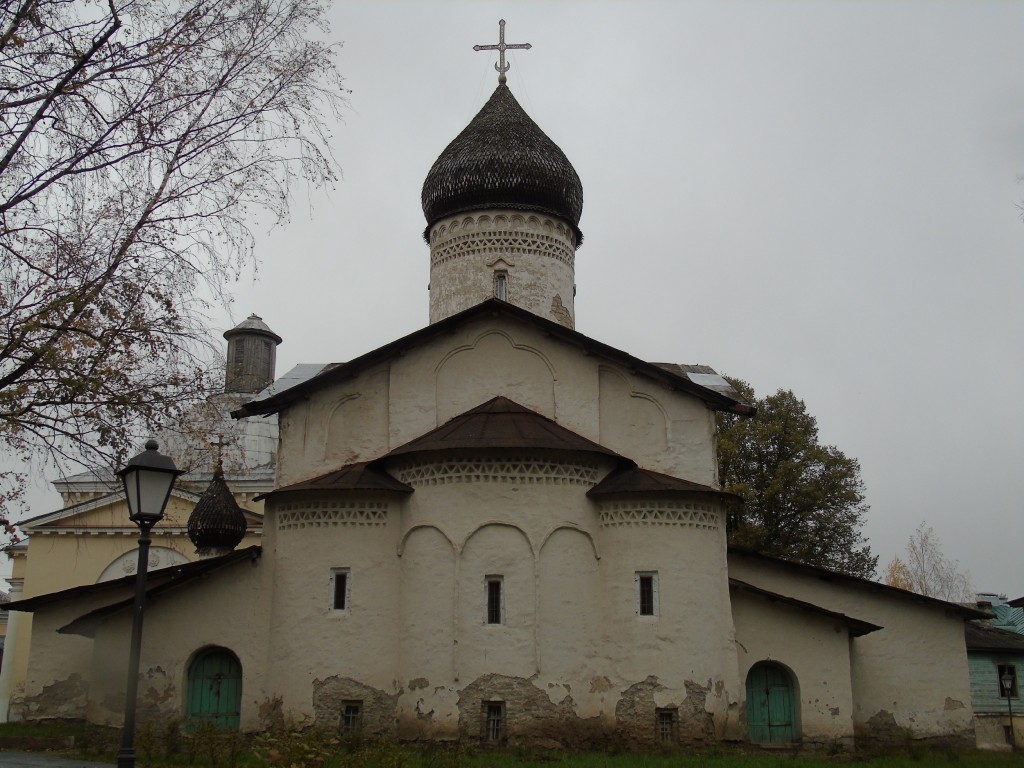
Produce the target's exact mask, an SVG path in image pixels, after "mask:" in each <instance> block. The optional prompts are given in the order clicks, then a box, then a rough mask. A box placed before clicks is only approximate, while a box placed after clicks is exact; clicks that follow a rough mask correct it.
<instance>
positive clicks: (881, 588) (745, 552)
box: [729, 544, 992, 619]
mask: <svg viewBox="0 0 1024 768" xmlns="http://www.w3.org/2000/svg"><path fill="white" fill-rule="evenodd" d="M729 554H730V555H733V554H736V555H741V556H743V557H749V558H753V559H758V560H763V561H765V562H768V563H774V564H776V565H781V566H783V567H784V568H787V569H789V570H792V571H797V572H798V573H803V574H806V575H812V576H817V577H818V578H819V579H821V580H822V581H835V582H842V583H844V584H848V585H850V586H855V587H860V588H862V589H866V590H868V591H871V592H879V593H882V594H886V595H889V596H890V597H895V598H898V599H904V600H908V601H910V602H915V603H920V604H922V605H927V606H931V607H934V608H943V609H945V610H947V611H950V612H951V613H955V614H957V615H959V616H961V617H962V618H964V619H990V618H992V614H991V613H989V612H988V611H980V610H978V609H977V608H970V607H968V606H965V605H961V604H960V603H950V602H948V601H946V600H939V599H938V598H936V597H928V596H927V595H919V594H917V593H916V592H909V591H907V590H905V589H900V588H899V587H890V586H889V585H888V584H882V583H881V582H878V581H872V580H871V579H863V578H861V577H860V576H850V575H849V574H846V573H840V572H839V571H833V570H831V569H829V568H822V567H821V566H819V565H808V564H807V563H798V562H796V561H795V560H786V559H784V558H781V557H774V556H772V555H766V554H764V553H763V552H758V551H757V550H755V549H750V548H748V547H740V546H737V545H736V544H730V545H729Z"/></svg>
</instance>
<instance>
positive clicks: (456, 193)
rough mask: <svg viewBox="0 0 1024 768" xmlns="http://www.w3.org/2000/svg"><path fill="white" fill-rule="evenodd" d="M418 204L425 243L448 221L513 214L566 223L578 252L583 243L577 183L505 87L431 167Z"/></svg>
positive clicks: (559, 153)
mask: <svg viewBox="0 0 1024 768" xmlns="http://www.w3.org/2000/svg"><path fill="white" fill-rule="evenodd" d="M422 202H423V215H424V216H425V217H426V219H427V229H426V231H425V232H424V238H428V237H429V235H430V228H431V227H432V226H434V224H436V223H437V222H438V221H440V220H441V219H443V218H445V217H447V216H453V215H455V214H457V213H463V212H465V211H478V210H481V209H484V208H512V209H514V210H521V211H536V212H538V213H546V214H548V215H553V216H558V217H559V218H562V219H565V220H566V221H568V222H569V223H570V224H572V226H573V228H574V229H575V230H576V244H577V246H578V245H579V244H580V242H582V240H583V235H582V233H581V232H580V230H579V223H580V214H582V213H583V185H582V184H581V183H580V177H579V176H577V175H576V171H575V170H574V169H573V167H572V165H571V164H570V163H569V160H568V158H566V156H565V153H564V152H562V150H561V149H559V148H558V145H557V144H555V142H553V141H552V140H551V139H549V138H548V137H547V136H546V135H545V133H544V131H542V130H541V129H540V128H539V127H538V126H537V124H536V123H535V122H533V120H531V119H530V116H529V115H527V114H526V112H524V111H523V108H522V107H521V106H519V102H518V101H516V99H515V97H514V96H513V95H512V92H511V91H510V90H509V89H508V86H507V85H504V84H502V85H499V86H498V88H497V89H496V90H495V91H494V93H493V94H492V95H491V98H490V99H488V101H487V103H486V104H484V106H483V109H481V110H480V111H479V112H478V113H477V115H476V117H474V118H473V119H472V120H471V121H470V123H469V125H467V126H466V128H465V129H464V130H463V131H462V133H460V134H459V135H458V136H456V137H455V139H454V141H452V143H451V144H449V145H448V146H447V147H446V148H445V150H444V152H442V153H441V155H440V157H438V158H437V160H436V161H435V162H434V165H433V167H432V168H431V169H430V173H428V174H427V179H426V181H424V182H423V194H422Z"/></svg>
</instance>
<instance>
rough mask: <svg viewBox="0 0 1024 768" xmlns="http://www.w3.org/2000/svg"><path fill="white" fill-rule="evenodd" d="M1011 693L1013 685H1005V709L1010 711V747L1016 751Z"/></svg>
mask: <svg viewBox="0 0 1024 768" xmlns="http://www.w3.org/2000/svg"><path fill="white" fill-rule="evenodd" d="M1012 693H1013V686H1012V685H1008V686H1006V711H1007V712H1009V713H1010V749H1012V750H1013V751H1014V752H1016V751H1017V734H1016V733H1014V731H1013V701H1012V700H1011V699H1010V694H1012Z"/></svg>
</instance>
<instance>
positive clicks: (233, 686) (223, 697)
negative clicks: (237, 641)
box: [188, 648, 242, 731]
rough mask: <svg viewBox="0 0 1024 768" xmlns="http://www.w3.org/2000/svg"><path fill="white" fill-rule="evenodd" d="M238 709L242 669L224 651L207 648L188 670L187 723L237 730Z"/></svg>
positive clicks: (235, 658) (240, 698)
mask: <svg viewBox="0 0 1024 768" xmlns="http://www.w3.org/2000/svg"><path fill="white" fill-rule="evenodd" d="M241 708H242V665H241V663H239V661H238V657H237V656H235V654H233V653H232V652H231V651H229V650H227V649H225V648H207V649H206V650H203V651H200V652H199V653H197V654H196V657H195V658H194V659H193V660H192V663H191V664H190V665H189V667H188V719H189V722H190V723H191V724H192V725H193V726H195V725H201V724H203V723H210V724H211V725H213V727H214V728H217V729H218V730H221V731H233V730H237V729H238V724H239V714H240V712H241Z"/></svg>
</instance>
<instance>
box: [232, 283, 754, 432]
mask: <svg viewBox="0 0 1024 768" xmlns="http://www.w3.org/2000/svg"><path fill="white" fill-rule="evenodd" d="M486 316H492V317H507V318H512V319H515V320H518V321H521V322H524V323H527V324H529V325H533V326H535V327H536V328H537V329H538V330H540V331H541V332H543V333H544V334H546V335H547V336H550V337H553V338H556V339H559V340H560V341H562V342H564V343H566V344H570V345H572V346H575V347H578V348H579V349H581V350H583V351H584V352H585V353H587V354H591V355H597V356H600V357H603V358H606V359H608V360H612V361H614V362H616V363H619V364H620V365H623V366H625V367H627V368H630V369H631V370H634V371H636V372H637V373H639V374H642V375H644V376H647V377H648V378H651V379H654V380H656V381H659V382H661V383H662V384H664V385H665V386H667V387H670V388H672V389H678V390H680V391H682V392H686V393H687V394H690V395H693V396H694V397H697V398H699V399H700V400H701V401H703V402H704V404H705V405H706V406H707V407H708V408H711V409H712V410H716V411H728V412H730V413H738V414H744V415H751V414H753V413H754V406H752V405H750V404H748V403H746V402H744V401H743V400H742V399H741V398H740V396H739V394H738V393H736V392H735V391H734V390H731V388H730V390H729V391H730V392H731V394H727V393H725V392H723V391H719V390H720V389H721V386H720V385H719V384H718V383H717V382H715V386H716V387H717V389H716V388H712V387H711V386H705V385H704V384H701V383H697V381H695V380H694V379H692V378H691V372H688V371H686V370H684V369H683V368H682V367H680V366H677V367H678V368H680V370H678V371H675V370H670V369H669V368H670V367H668V368H666V367H661V366H659V365H655V364H653V363H648V362H645V361H643V360H640V359H639V358H636V357H633V356H632V355H630V354H628V353H626V352H623V351H622V350H620V349H616V348H615V347H610V346H608V345H607V344H602V343H601V342H599V341H596V340H594V339H591V338H590V337H588V336H584V335H583V334H582V333H579V332H578V331H575V330H573V329H571V328H566V327H565V326H563V325H560V324H559V323H556V322H554V321H552V320H548V319H546V318H543V317H540V316H539V315H535V314H533V313H532V312H529V311H527V310H525V309H522V308H520V307H517V306H515V305H513V304H509V303H508V302H505V301H501V300H500V299H487V300H486V301H483V302H481V303H480V304H477V305H476V306H474V307H470V308H469V309H466V310H463V311H462V312H459V313H457V314H454V315H451V316H449V317H446V318H444V319H443V320H439V321H437V322H436V323H431V324H430V325H428V326H426V327H425V328H421V329H420V330H418V331H414V332H413V333H410V334H409V335H407V336H403V337H402V338H400V339H397V340H395V341H392V342H391V343H389V344H385V345H384V346H383V347H378V348H377V349H374V350H372V351H370V352H367V353H366V354H364V355H361V356H359V357H356V358H354V359H352V360H349V361H348V362H347V363H337V364H332V365H327V366H320V367H319V369H318V372H316V373H314V374H313V375H312V376H310V377H309V378H301V377H297V378H296V379H295V382H296V383H295V384H294V385H292V386H291V387H289V388H288V389H284V390H280V391H274V392H273V393H271V394H269V395H268V396H266V397H260V398H258V399H255V400H252V401H250V402H248V403H245V404H244V405H243V406H242V407H241V408H239V409H238V410H236V411H233V412H232V413H231V415H232V416H234V417H235V418H243V417H245V416H257V415H266V414H271V413H277V412H279V411H281V410H284V409H285V408H287V407H288V406H290V405H291V404H292V403H294V402H296V401H298V400H302V399H304V398H305V397H306V396H308V395H309V394H310V393H311V392H314V391H316V390H318V389H320V388H321V387H324V386H327V385H329V384H332V383H334V382H336V381H341V380H344V379H347V378H351V377H353V376H356V375H358V374H359V373H360V372H361V371H363V370H365V369H366V368H368V367H370V366H372V365H375V364H376V363H378V362H381V361H384V360H389V359H391V358H394V357H397V356H399V355H402V354H404V353H405V352H406V351H408V350H409V349H411V348H413V347H417V346H419V345H421V344H424V343H426V342H428V341H430V340H432V339H435V338H437V337H439V336H444V335H448V334H450V333H451V332H452V331H453V330H454V329H456V328H458V327H459V326H460V325H462V324H464V323H467V322H471V321H473V320H476V319H478V318H481V317H486ZM304 367H305V368H306V372H307V373H308V372H309V371H311V370H313V369H317V366H304ZM701 368H702V370H703V367H701ZM707 370H708V371H710V370H711V369H710V368H709V369H707ZM692 375H695V376H698V380H700V378H699V377H700V376H701V375H707V374H706V373H697V372H693V373H692ZM715 375H716V376H717V374H715ZM719 378H720V377H719Z"/></svg>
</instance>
